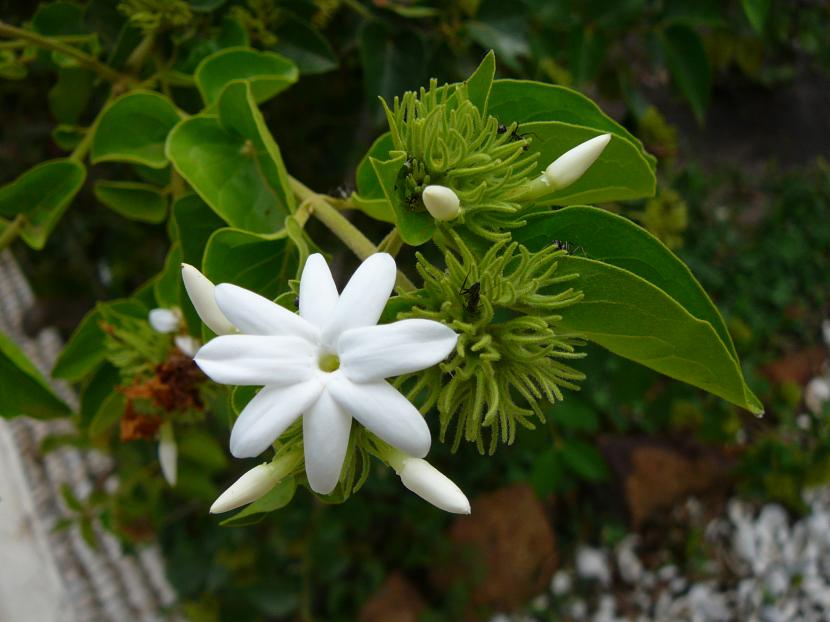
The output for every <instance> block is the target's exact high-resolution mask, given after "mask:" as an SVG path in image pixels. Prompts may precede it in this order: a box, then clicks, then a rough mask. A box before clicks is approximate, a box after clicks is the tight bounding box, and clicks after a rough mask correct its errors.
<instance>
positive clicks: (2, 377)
mask: <svg viewBox="0 0 830 622" xmlns="http://www.w3.org/2000/svg"><path fill="white" fill-rule="evenodd" d="M68 414H69V407H68V406H67V405H66V404H64V403H63V401H62V400H61V399H60V398H59V397H58V396H56V395H55V393H54V392H53V391H52V389H51V388H50V387H49V385H48V384H47V382H46V380H45V379H44V377H43V375H42V374H41V373H40V372H39V371H38V370H37V368H36V367H35V366H34V365H33V364H32V362H31V361H29V359H28V358H26V355H25V354H24V353H23V351H22V350H21V349H20V348H19V347H17V345H16V344H15V343H14V342H13V341H12V340H11V339H9V338H8V337H7V336H6V335H4V334H3V333H0V417H4V418H11V417H17V416H19V415H26V416H28V417H34V418H36V419H51V418H54V417H63V416H65V415H68Z"/></svg>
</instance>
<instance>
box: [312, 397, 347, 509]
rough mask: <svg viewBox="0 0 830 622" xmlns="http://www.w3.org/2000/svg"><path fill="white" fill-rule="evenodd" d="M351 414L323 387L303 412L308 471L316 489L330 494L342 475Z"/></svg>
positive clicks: (313, 488)
mask: <svg viewBox="0 0 830 622" xmlns="http://www.w3.org/2000/svg"><path fill="white" fill-rule="evenodd" d="M351 428H352V417H351V415H350V414H349V413H347V412H346V411H344V410H343V409H342V408H341V407H340V406H339V405H338V404H337V402H335V401H334V399H333V398H332V397H331V395H330V394H329V392H328V391H323V393H322V395H320V398H319V399H318V400H317V401H316V402H315V403H314V405H312V406H311V408H310V409H308V411H306V413H305V414H303V447H304V448H305V473H306V476H307V477H308V483H309V485H310V486H311V489H312V490H313V491H314V492H317V493H320V494H321V495H327V494H329V493H330V492H331V491H332V490H334V487H335V486H337V481H338V480H339V479H340V472H341V471H342V470H343V459H344V458H345V457H346V450H347V449H348V447H349V432H350V431H351Z"/></svg>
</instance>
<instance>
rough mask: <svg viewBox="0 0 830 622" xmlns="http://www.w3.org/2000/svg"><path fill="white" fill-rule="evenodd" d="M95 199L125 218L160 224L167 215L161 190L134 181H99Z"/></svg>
mask: <svg viewBox="0 0 830 622" xmlns="http://www.w3.org/2000/svg"><path fill="white" fill-rule="evenodd" d="M94 192H95V198H97V199H98V200H99V201H100V202H101V203H103V204H104V205H106V206H107V207H108V208H110V209H111V210H113V211H115V212H117V213H119V214H121V215H122V216H124V218H129V219H130V220H138V221H141V222H150V223H159V222H163V221H164V217H165V215H166V213H167V199H165V197H164V195H163V194H162V193H161V189H160V188H158V187H156V186H151V185H150V184H142V183H139V182H134V181H105V180H101V181H97V182H95V188H94Z"/></svg>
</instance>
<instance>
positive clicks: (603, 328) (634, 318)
mask: <svg viewBox="0 0 830 622" xmlns="http://www.w3.org/2000/svg"><path fill="white" fill-rule="evenodd" d="M558 272H559V273H560V274H561V275H563V276H566V275H572V274H573V275H578V277H579V278H577V279H575V280H574V281H572V282H571V283H572V285H573V287H575V288H577V289H579V290H581V291H582V292H583V294H584V295H585V297H584V298H583V300H581V301H580V302H579V303H578V304H576V305H574V306H572V307H569V308H568V309H567V310H566V311H564V312H563V313H562V321H561V322H560V326H561V328H562V329H563V330H565V331H573V332H575V333H580V334H583V335H585V336H586V337H587V338H588V339H589V340H591V341H594V342H595V343H597V344H599V345H601V346H602V347H604V348H606V349H608V350H610V351H611V352H613V353H615V354H617V355H619V356H622V357H624V358H627V359H631V360H632V361H636V362H638V363H640V364H641V365H645V366H646V367H649V368H650V369H653V370H655V371H658V372H660V373H662V374H665V375H667V376H669V377H671V378H675V379H677V380H681V381H683V382H686V383H688V384H691V385H693V386H696V387H700V388H701V389H704V390H705V391H708V392H709V393H712V394H714V395H717V396H719V397H722V398H723V399H725V400H727V401H729V402H731V403H733V404H736V405H738V406H741V407H742V408H746V409H747V410H749V411H751V412H753V413H756V414H759V413H762V412H763V405H762V404H761V403H760V402H759V401H758V398H757V397H755V396H754V395H753V394H752V391H750V389H749V387H747V386H746V383H745V382H744V379H743V375H742V372H741V369H740V367H739V365H738V363H737V362H736V361H735V359H733V358H732V355H731V353H730V352H729V349H728V348H727V347H726V346H725V345H724V343H723V341H722V340H721V338H720V336H719V335H718V333H717V331H716V330H715V329H714V328H713V327H712V325H711V324H709V322H706V321H704V320H701V319H698V318H696V317H694V316H693V315H691V314H690V313H689V312H688V311H686V310H685V309H684V308H683V307H682V306H681V305H680V304H679V303H678V302H677V301H675V300H674V299H672V298H671V297H670V296H669V295H668V294H666V293H665V292H664V291H663V290H661V289H659V288H658V287H656V286H654V285H652V284H651V283H649V282H648V281H646V280H645V279H643V278H641V277H639V276H637V275H636V274H633V273H631V272H629V271H628V270H624V269H622V268H618V267H616V266H612V265H610V264H606V263H602V262H600V261H596V260H594V259H587V258H584V257H575V256H568V257H563V258H562V259H560V261H559V268H558Z"/></svg>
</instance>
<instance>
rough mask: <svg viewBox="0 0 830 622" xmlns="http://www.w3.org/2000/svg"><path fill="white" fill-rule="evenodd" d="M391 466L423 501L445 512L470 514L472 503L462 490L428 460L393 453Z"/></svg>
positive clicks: (390, 458)
mask: <svg viewBox="0 0 830 622" xmlns="http://www.w3.org/2000/svg"><path fill="white" fill-rule="evenodd" d="M389 464H390V466H391V467H392V468H393V469H395V472H396V473H397V474H398V476H399V477H400V478H401V482H403V485H404V486H406V487H407V488H408V489H409V490H411V491H412V492H414V493H415V494H416V495H418V496H419V497H421V499H424V500H425V501H429V502H430V503H431V504H432V505H434V506H435V507H437V508H439V509H442V510H444V511H445V512H452V513H453V514H469V513H470V502H469V501H468V500H467V497H466V496H465V495H464V493H463V492H461V489H460V488H459V487H458V486H456V484H455V482H453V481H452V480H451V479H450V478H448V477H447V476H446V475H444V474H443V473H441V471H439V470H438V469H436V468H435V467H434V466H432V465H431V464H430V463H429V462H427V461H426V460H423V459H421V458H413V457H412V456H407V455H405V454H403V453H401V452H393V453H392V455H390V456H389Z"/></svg>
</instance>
